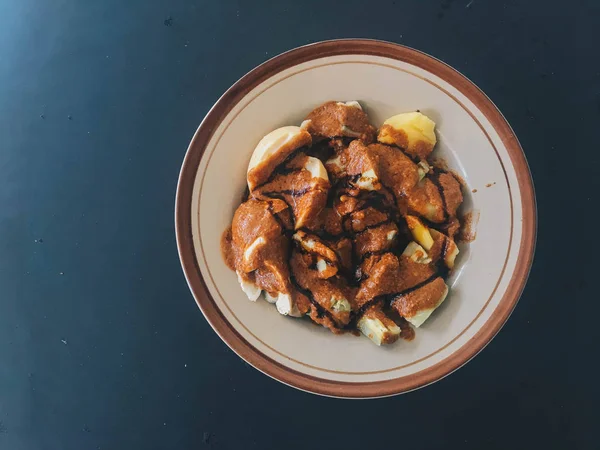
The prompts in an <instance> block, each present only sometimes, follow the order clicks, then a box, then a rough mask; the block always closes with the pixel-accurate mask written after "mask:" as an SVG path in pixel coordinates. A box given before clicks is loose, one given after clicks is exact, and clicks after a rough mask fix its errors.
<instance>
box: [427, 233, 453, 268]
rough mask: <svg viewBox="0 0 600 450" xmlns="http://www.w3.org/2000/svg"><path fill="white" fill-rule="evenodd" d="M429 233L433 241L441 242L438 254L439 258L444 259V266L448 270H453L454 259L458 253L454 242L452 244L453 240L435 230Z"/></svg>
mask: <svg viewBox="0 0 600 450" xmlns="http://www.w3.org/2000/svg"><path fill="white" fill-rule="evenodd" d="M430 233H431V236H432V237H433V239H434V240H435V241H440V242H441V245H440V250H439V252H440V257H442V258H443V259H444V264H445V265H446V267H448V269H453V268H454V262H455V260H456V257H457V256H458V254H459V253H460V251H459V249H458V246H457V245H456V242H454V239H452V238H450V237H448V236H446V235H445V234H443V233H440V232H439V231H437V230H434V229H431V230H430Z"/></svg>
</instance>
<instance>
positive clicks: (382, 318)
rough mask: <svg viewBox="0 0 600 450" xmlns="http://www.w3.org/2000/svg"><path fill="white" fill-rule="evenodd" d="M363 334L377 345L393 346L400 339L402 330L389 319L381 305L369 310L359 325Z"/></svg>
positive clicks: (359, 321)
mask: <svg viewBox="0 0 600 450" xmlns="http://www.w3.org/2000/svg"><path fill="white" fill-rule="evenodd" d="M357 326H358V329H359V330H360V332H361V333H362V334H364V335H365V336H366V337H368V338H369V339H371V341H373V343H375V345H385V344H392V343H394V342H396V341H397V340H398V338H399V337H400V333H401V331H402V330H401V329H400V327H399V326H398V325H396V323H395V322H394V321H393V320H392V319H390V318H389V317H387V316H386V315H385V313H384V312H383V311H382V310H381V307H380V306H379V305H374V306H371V307H370V308H368V309H367V310H366V311H365V313H364V314H363V315H362V317H361V318H360V319H359V320H358V323H357Z"/></svg>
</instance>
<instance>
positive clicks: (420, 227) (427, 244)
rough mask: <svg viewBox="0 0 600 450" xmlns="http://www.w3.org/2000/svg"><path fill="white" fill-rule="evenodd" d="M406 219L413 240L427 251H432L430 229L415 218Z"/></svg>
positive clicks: (408, 217)
mask: <svg viewBox="0 0 600 450" xmlns="http://www.w3.org/2000/svg"><path fill="white" fill-rule="evenodd" d="M405 219H406V224H407V225H408V229H409V230H410V232H411V234H412V236H413V239H414V240H415V241H417V242H418V243H419V244H420V245H421V247H423V248H424V249H425V250H427V251H429V250H431V247H433V238H432V237H431V233H430V232H429V228H427V227H426V226H425V225H424V224H423V222H421V221H420V220H419V219H418V218H417V217H415V216H406V217H405Z"/></svg>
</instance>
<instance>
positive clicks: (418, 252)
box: [402, 241, 431, 264]
mask: <svg viewBox="0 0 600 450" xmlns="http://www.w3.org/2000/svg"><path fill="white" fill-rule="evenodd" d="M402 255H403V256H408V257H409V258H410V259H411V261H414V262H416V263H419V264H429V263H430V262H431V258H430V257H429V255H428V254H427V252H426V251H425V249H424V248H423V247H421V246H420V245H419V244H417V243H416V242H414V241H413V242H409V244H408V245H407V246H406V248H405V249H404V251H403V252H402Z"/></svg>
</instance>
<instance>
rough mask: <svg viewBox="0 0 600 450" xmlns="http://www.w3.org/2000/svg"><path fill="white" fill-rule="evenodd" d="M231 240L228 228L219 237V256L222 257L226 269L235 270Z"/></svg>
mask: <svg viewBox="0 0 600 450" xmlns="http://www.w3.org/2000/svg"><path fill="white" fill-rule="evenodd" d="M232 240H233V237H232V235H231V227H230V226H229V227H227V229H226V230H225V231H224V232H223V234H222V235H221V256H223V261H224V262H225V264H227V267H229V268H230V269H231V270H235V255H234V253H233V245H232V244H233V242H232Z"/></svg>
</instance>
